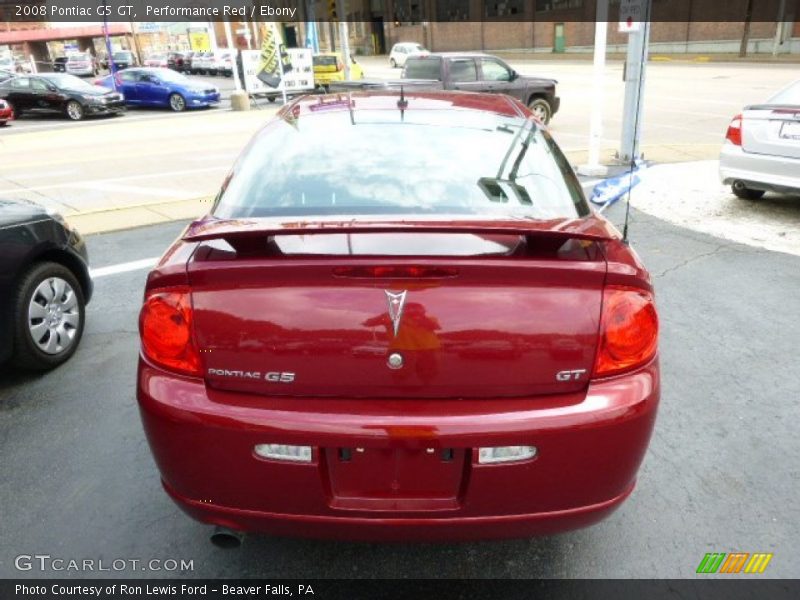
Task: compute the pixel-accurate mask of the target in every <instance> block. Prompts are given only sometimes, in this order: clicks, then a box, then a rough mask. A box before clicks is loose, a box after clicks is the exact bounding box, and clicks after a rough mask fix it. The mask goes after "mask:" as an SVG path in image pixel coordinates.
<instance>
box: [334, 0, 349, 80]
mask: <svg viewBox="0 0 800 600" xmlns="http://www.w3.org/2000/svg"><path fill="white" fill-rule="evenodd" d="M337 4H338V6H337V10H336V12H337V14H338V15H339V45H340V46H341V47H342V60H344V78H345V80H346V81H350V33H349V31H348V30H347V0H337Z"/></svg>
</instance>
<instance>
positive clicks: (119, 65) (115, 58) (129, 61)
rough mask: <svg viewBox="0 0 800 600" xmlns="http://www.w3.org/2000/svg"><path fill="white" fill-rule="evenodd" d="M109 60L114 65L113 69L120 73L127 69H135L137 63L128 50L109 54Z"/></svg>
mask: <svg viewBox="0 0 800 600" xmlns="http://www.w3.org/2000/svg"><path fill="white" fill-rule="evenodd" d="M111 60H112V62H113V63H114V69H115V70H116V71H121V70H122V69H127V68H128V67H135V66H137V65H138V64H139V63H137V62H136V56H135V55H134V54H133V52H131V51H130V50H119V51H117V52H114V53H112V54H111Z"/></svg>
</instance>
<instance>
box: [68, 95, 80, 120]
mask: <svg viewBox="0 0 800 600" xmlns="http://www.w3.org/2000/svg"><path fill="white" fill-rule="evenodd" d="M67 116H68V117H69V118H70V119H72V120H73V121H80V120H81V119H82V118H83V108H82V107H81V105H80V104H79V103H78V102H76V101H75V100H71V101H70V102H68V103H67Z"/></svg>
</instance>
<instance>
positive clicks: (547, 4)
mask: <svg viewBox="0 0 800 600" xmlns="http://www.w3.org/2000/svg"><path fill="white" fill-rule="evenodd" d="M570 8H583V0H536V12H550V11H551V10H566V9H570Z"/></svg>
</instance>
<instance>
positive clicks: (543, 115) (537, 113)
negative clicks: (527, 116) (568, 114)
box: [531, 104, 547, 123]
mask: <svg viewBox="0 0 800 600" xmlns="http://www.w3.org/2000/svg"><path fill="white" fill-rule="evenodd" d="M531 112H532V113H533V116H534V117H536V118H537V119H539V120H540V121H542V122H543V123H544V121H545V120H546V119H547V109H546V108H545V107H544V106H542V105H541V104H536V105H534V106H533V108H532V109H531Z"/></svg>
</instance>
